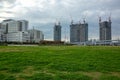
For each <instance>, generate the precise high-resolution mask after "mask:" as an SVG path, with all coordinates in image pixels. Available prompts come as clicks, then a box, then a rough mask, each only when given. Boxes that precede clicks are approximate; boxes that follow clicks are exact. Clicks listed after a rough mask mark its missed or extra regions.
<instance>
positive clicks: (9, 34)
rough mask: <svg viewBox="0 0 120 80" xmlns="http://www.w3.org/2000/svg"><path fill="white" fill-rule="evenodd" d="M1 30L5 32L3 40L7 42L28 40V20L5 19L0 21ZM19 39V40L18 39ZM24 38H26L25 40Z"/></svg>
mask: <svg viewBox="0 0 120 80" xmlns="http://www.w3.org/2000/svg"><path fill="white" fill-rule="evenodd" d="M0 28H1V30H2V31H3V33H4V34H5V35H4V37H5V41H8V42H28V41H29V34H28V32H27V29H28V21H26V20H18V21H16V20H13V19H7V20H4V21H3V22H2V23H1V27H0ZM20 39H21V40H20ZM25 39H26V40H25Z"/></svg>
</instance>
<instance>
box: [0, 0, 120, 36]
mask: <svg viewBox="0 0 120 80" xmlns="http://www.w3.org/2000/svg"><path fill="white" fill-rule="evenodd" d="M1 1H4V0H1ZM1 1H0V2H1ZM6 1H10V2H8V3H14V2H15V0H6ZM47 1H48V2H46V3H45V6H44V7H43V8H40V7H38V6H37V5H36V7H22V6H21V8H22V12H23V11H25V13H21V11H19V12H18V13H20V14H16V13H13V14H15V17H16V18H23V19H27V20H29V22H30V28H31V27H32V26H34V25H35V26H40V27H38V28H39V29H41V30H43V32H44V33H45V38H52V36H53V34H52V30H53V26H54V22H55V21H56V19H58V20H60V21H61V25H62V30H63V34H64V32H65V31H64V30H65V28H67V32H68V33H67V35H69V25H70V21H71V18H70V15H71V16H72V18H73V20H74V22H75V23H77V22H78V21H79V20H80V21H82V19H83V18H84V17H86V21H87V22H88V24H89V38H92V37H96V38H98V37H99V24H98V16H101V17H102V20H106V18H108V17H109V15H110V13H112V29H113V30H112V31H113V32H112V34H113V36H116V37H119V35H120V32H119V30H120V28H119V26H120V24H119V23H120V17H119V13H120V5H119V3H120V0H89V1H88V0H56V3H55V4H54V5H52V4H49V3H50V0H47ZM38 2H39V0H38ZM26 4H27V3H26ZM39 5H42V4H39ZM19 6H20V5H19ZM6 13H10V14H11V13H12V12H9V11H8V12H7V11H6ZM44 22H46V23H44ZM114 27H115V28H114ZM94 33H96V34H94ZM63 37H64V36H62V38H63Z"/></svg>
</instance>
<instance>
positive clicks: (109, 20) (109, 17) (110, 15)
mask: <svg viewBox="0 0 120 80" xmlns="http://www.w3.org/2000/svg"><path fill="white" fill-rule="evenodd" d="M109 22H111V13H110V16H109Z"/></svg>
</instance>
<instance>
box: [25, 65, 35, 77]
mask: <svg viewBox="0 0 120 80" xmlns="http://www.w3.org/2000/svg"><path fill="white" fill-rule="evenodd" d="M23 74H24V75H26V76H32V75H33V74H34V68H33V67H32V66H28V67H27V68H26V69H24V70H23Z"/></svg>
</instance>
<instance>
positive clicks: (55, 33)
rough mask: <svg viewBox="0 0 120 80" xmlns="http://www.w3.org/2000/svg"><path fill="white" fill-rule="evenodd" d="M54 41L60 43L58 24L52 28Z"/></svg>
mask: <svg viewBox="0 0 120 80" xmlns="http://www.w3.org/2000/svg"><path fill="white" fill-rule="evenodd" d="M54 41H61V25H60V22H58V24H55V26H54Z"/></svg>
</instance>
